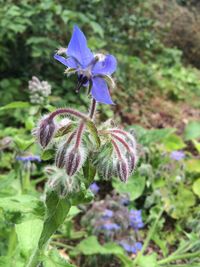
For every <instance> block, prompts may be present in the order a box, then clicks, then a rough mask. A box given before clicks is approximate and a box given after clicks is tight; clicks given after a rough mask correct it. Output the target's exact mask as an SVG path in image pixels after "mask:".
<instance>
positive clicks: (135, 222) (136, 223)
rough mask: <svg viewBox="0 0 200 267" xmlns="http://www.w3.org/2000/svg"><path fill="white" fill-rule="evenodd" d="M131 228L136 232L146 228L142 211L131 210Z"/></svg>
mask: <svg viewBox="0 0 200 267" xmlns="http://www.w3.org/2000/svg"><path fill="white" fill-rule="evenodd" d="M129 220H130V226H131V227H133V228H134V229H135V230H138V229H140V228H142V227H143V226H144V223H143V221H142V211H141V210H130V213H129Z"/></svg>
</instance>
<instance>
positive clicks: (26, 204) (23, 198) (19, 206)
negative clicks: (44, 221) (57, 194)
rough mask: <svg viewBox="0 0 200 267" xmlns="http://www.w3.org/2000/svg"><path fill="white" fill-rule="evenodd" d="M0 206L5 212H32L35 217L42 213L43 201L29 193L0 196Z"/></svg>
mask: <svg viewBox="0 0 200 267" xmlns="http://www.w3.org/2000/svg"><path fill="white" fill-rule="evenodd" d="M0 208H2V209H3V210H5V211H7V212H20V213H32V214H34V215H35V216H36V217H42V216H43V213H44V209H43V202H41V201H40V200H38V199H37V198H36V197H33V196H30V195H20V196H15V197H5V198H0Z"/></svg>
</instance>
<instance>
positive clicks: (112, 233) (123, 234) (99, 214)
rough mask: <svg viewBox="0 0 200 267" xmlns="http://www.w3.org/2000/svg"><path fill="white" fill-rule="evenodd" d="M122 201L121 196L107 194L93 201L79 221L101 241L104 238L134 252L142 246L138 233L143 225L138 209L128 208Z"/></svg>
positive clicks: (129, 251)
mask: <svg viewBox="0 0 200 267" xmlns="http://www.w3.org/2000/svg"><path fill="white" fill-rule="evenodd" d="M126 200H128V199H126ZM124 203H125V202H124V198H123V196H119V195H113V196H112V197H111V196H109V195H108V196H106V198H105V199H104V200H101V201H96V202H94V203H93V205H92V206H91V208H90V209H89V210H88V211H87V212H86V214H85V215H84V216H83V217H82V221H81V222H82V224H83V226H85V227H86V228H88V230H89V232H91V233H92V234H95V235H97V236H99V237H100V239H101V241H102V238H104V242H105V241H106V242H111V241H112V242H115V243H117V244H120V245H121V246H122V247H123V248H124V250H125V251H127V252H128V253H134V254H136V253H137V252H138V251H139V250H141V248H142V243H141V242H140V241H141V237H140V235H139V229H141V228H143V226H144V224H143V221H142V215H141V211H140V210H134V209H131V210H129V209H128V207H127V206H126V205H124ZM126 203H127V201H126ZM102 235H103V236H102Z"/></svg>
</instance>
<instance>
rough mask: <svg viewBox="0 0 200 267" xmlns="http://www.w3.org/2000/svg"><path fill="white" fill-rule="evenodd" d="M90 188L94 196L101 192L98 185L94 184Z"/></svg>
mask: <svg viewBox="0 0 200 267" xmlns="http://www.w3.org/2000/svg"><path fill="white" fill-rule="evenodd" d="M89 188H90V190H91V191H92V193H93V194H97V193H98V192H99V189H100V188H99V186H98V185H97V184H96V183H92V184H91V185H90V187H89Z"/></svg>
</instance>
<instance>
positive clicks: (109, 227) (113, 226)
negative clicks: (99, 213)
mask: <svg viewBox="0 0 200 267" xmlns="http://www.w3.org/2000/svg"><path fill="white" fill-rule="evenodd" d="M99 228H100V229H102V230H108V231H112V230H119V229H120V226H119V225H118V224H116V223H112V222H109V221H108V222H105V224H103V225H101V226H100V227H99Z"/></svg>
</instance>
